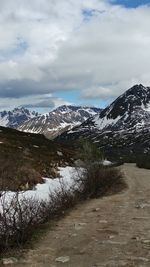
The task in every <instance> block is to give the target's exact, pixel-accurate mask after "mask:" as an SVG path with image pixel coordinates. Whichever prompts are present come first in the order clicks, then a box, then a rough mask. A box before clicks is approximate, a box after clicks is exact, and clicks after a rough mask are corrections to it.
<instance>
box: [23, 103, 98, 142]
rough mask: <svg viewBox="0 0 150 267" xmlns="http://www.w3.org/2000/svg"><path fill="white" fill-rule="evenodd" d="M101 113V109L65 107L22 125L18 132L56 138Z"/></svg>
mask: <svg viewBox="0 0 150 267" xmlns="http://www.w3.org/2000/svg"><path fill="white" fill-rule="evenodd" d="M100 111H101V109H100V108H94V107H81V106H66V105H64V106H60V107H58V108H57V109H55V110H53V111H51V112H49V113H46V114H42V115H39V116H37V117H36V118H35V117H34V118H32V119H30V120H28V121H26V122H24V123H22V125H19V127H18V130H20V131H24V132H30V133H40V134H44V135H46V136H47V137H48V138H54V137H56V136H57V135H60V134H61V133H63V132H64V131H67V130H70V129H72V128H73V127H75V126H77V125H80V124H81V123H83V122H84V121H85V120H87V119H88V118H89V117H91V116H93V115H96V114H98V113H100Z"/></svg>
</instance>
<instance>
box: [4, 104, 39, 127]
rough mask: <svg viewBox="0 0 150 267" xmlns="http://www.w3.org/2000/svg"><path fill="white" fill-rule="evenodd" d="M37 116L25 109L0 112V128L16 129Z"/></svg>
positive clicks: (35, 113)
mask: <svg viewBox="0 0 150 267" xmlns="http://www.w3.org/2000/svg"><path fill="white" fill-rule="evenodd" d="M37 115H38V113H37V112H35V111H33V112H31V111H29V110H28V109H26V108H23V107H21V108H15V109H13V110H12V111H6V110H4V111H1V112H0V126H4V127H9V128H17V127H19V125H20V124H22V123H23V122H25V121H27V120H29V119H31V118H34V117H36V116H37Z"/></svg>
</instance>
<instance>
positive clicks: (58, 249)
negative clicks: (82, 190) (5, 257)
mask: <svg viewBox="0 0 150 267" xmlns="http://www.w3.org/2000/svg"><path fill="white" fill-rule="evenodd" d="M121 169H122V170H123V172H124V173H125V177H126V180H127V183H128V186H129V188H128V189H127V190H126V191H125V192H123V193H121V194H117V195H113V196H110V197H104V198H102V199H96V200H92V201H87V202H85V203H84V204H82V205H79V206H78V207H77V208H76V209H75V210H73V211H72V212H70V214H69V215H68V216H66V217H65V218H64V219H62V220H60V221H59V222H58V224H57V225H56V226H55V227H54V228H53V229H51V230H50V231H49V232H48V233H46V234H45V236H43V237H42V239H41V240H39V242H38V243H37V244H36V245H35V247H34V250H30V251H28V252H27V254H26V256H25V259H24V260H22V262H21V261H20V262H19V263H18V264H16V265H15V266H19V267H23V266H31V267H61V266H65V267H100V266H110V267H113V266H115V267H117V266H118V267H119V266H129V267H132V266H136V267H144V266H150V170H144V169H138V168H136V167H135V165H134V164H125V165H124V166H122V167H121ZM62 256H65V257H66V256H67V257H68V258H64V259H65V260H66V262H65V263H62V262H59V261H57V260H59V259H58V258H59V257H62ZM60 260H61V259H60Z"/></svg>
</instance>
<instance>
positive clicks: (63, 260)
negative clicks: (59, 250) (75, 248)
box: [55, 256, 70, 263]
mask: <svg viewBox="0 0 150 267" xmlns="http://www.w3.org/2000/svg"><path fill="white" fill-rule="evenodd" d="M55 261H56V262H62V263H66V262H69V261H70V257H69V256H62V257H59V258H56V259H55Z"/></svg>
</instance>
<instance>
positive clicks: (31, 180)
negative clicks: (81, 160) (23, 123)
mask: <svg viewBox="0 0 150 267" xmlns="http://www.w3.org/2000/svg"><path fill="white" fill-rule="evenodd" d="M0 152H1V153H0V186H1V187H3V186H4V187H7V188H9V189H16V188H17V186H21V185H25V184H26V183H28V184H29V187H30V186H31V187H32V186H33V185H34V184H36V183H37V182H42V176H44V177H52V176H53V177H55V176H57V166H66V165H67V164H70V165H71V163H72V159H71V158H72V155H73V151H72V149H70V148H69V147H68V146H64V145H61V144H57V143H56V142H52V141H49V140H48V139H46V138H45V137H44V136H43V135H40V134H29V133H23V132H19V131H17V130H15V129H10V128H5V127H0Z"/></svg>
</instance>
